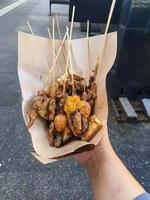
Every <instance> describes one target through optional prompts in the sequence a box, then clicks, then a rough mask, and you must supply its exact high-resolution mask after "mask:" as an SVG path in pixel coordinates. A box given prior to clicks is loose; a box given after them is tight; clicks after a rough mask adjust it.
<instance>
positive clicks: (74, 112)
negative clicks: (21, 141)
mask: <svg viewBox="0 0 150 200" xmlns="http://www.w3.org/2000/svg"><path fill="white" fill-rule="evenodd" d="M73 79H74V91H73V87H72V76H71V75H70V74H69V75H68V76H67V77H66V82H65V88H64V80H62V79H58V80H55V81H54V82H53V83H52V84H50V85H49V86H48V87H47V88H45V89H42V90H39V91H38V94H37V97H36V98H35V99H34V100H33V104H32V106H31V109H30V111H29V112H28V119H29V121H28V128H30V127H31V126H32V125H33V123H34V121H35V120H36V119H37V117H38V118H42V119H44V120H45V121H46V123H48V128H47V136H48V140H49V144H50V145H51V146H54V147H57V148H58V147H61V146H62V145H65V144H66V143H67V142H69V141H70V139H71V140H73V139H78V140H84V141H87V142H89V141H90V140H91V139H92V138H93V137H94V136H95V135H96V134H97V132H98V131H99V130H100V129H101V128H102V123H101V122H100V121H99V120H98V119H97V118H96V116H95V115H93V114H94V105H95V100H96V97H97V85H96V83H95V77H94V76H91V77H90V79H89V83H88V84H86V81H85V79H84V78H83V77H81V76H79V75H76V74H74V75H73Z"/></svg>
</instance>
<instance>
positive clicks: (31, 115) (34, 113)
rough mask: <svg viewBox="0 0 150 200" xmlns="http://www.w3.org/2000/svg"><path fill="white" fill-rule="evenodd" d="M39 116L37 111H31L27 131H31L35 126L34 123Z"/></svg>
mask: <svg viewBox="0 0 150 200" xmlns="http://www.w3.org/2000/svg"><path fill="white" fill-rule="evenodd" d="M37 116H38V115H37V110H36V109H34V108H32V109H31V110H30V112H29V113H28V119H29V122H28V125H27V129H29V128H30V127H31V126H32V125H33V123H34V121H35V120H36V118H37Z"/></svg>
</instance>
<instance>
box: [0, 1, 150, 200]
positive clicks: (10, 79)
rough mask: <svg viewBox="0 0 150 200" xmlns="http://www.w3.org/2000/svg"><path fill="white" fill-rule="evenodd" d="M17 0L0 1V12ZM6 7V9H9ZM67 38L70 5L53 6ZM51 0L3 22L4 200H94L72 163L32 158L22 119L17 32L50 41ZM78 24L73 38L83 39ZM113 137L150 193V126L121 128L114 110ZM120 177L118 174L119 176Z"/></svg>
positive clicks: (0, 151)
mask: <svg viewBox="0 0 150 200" xmlns="http://www.w3.org/2000/svg"><path fill="white" fill-rule="evenodd" d="M13 2H14V1H0V8H2V7H4V6H7V5H9V3H13ZM4 3H5V5H4ZM52 10H53V12H57V13H58V16H60V18H61V19H60V21H61V30H62V33H63V32H64V30H65V26H66V24H67V22H68V18H67V13H68V6H57V5H54V6H53V8H52ZM48 13H49V10H48V1H47V0H42V1H40V0H27V1H26V2H25V3H23V4H22V5H20V6H19V7H18V8H16V9H14V10H12V11H11V12H9V13H7V14H6V15H3V16H2V17H0V94H1V95H0V143H1V145H0V200H32V199H33V200H35V199H37V200H47V199H49V200H63V199H64V200H76V199H79V200H91V199H92V192H91V187H90V183H89V179H88V177H87V176H86V172H85V170H84V169H83V168H82V167H81V166H80V164H79V163H77V162H76V161H74V160H73V159H66V160H64V161H60V162H55V163H53V164H49V165H46V166H43V165H42V164H40V163H39V162H38V161H37V160H35V159H34V158H33V157H32V155H31V154H30V150H31V148H32V145H31V140H30V136H29V134H27V131H26V129H25V125H24V122H23V118H22V115H21V93H20V87H19V81H18V76H17V32H18V31H19V30H21V31H25V32H28V31H29V30H28V27H27V25H26V20H30V23H31V24H32V26H33V30H34V32H35V33H36V34H39V35H42V36H47V27H48V26H49V25H50V24H51V18H50V17H49V16H48ZM83 36H85V34H84V33H81V32H80V31H79V25H78V24H76V25H75V32H74V37H83ZM109 134H110V138H111V141H112V143H113V146H114V148H115V149H116V151H117V153H118V155H119V156H120V157H121V159H122V160H123V161H124V163H125V164H126V166H127V167H128V168H129V169H130V170H131V171H132V173H133V174H134V175H135V177H136V178H137V179H138V180H139V181H140V183H141V184H142V185H143V186H144V187H145V189H147V190H148V191H149V192H150V124H144V123H139V124H118V123H117V122H116V120H115V118H114V115H113V112H112V111H111V109H110V116H109ZM116 176H117V174H116Z"/></svg>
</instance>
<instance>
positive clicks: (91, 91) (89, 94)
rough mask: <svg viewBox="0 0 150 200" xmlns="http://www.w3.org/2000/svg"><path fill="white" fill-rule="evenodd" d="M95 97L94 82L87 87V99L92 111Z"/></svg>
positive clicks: (95, 87) (95, 88) (95, 86)
mask: <svg viewBox="0 0 150 200" xmlns="http://www.w3.org/2000/svg"><path fill="white" fill-rule="evenodd" d="M96 97H97V85H96V83H93V84H92V85H90V86H89V87H88V89H87V101H88V102H89V104H90V105H91V110H92V111H93V108H94V105H95V100H96Z"/></svg>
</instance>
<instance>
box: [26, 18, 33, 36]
mask: <svg viewBox="0 0 150 200" xmlns="http://www.w3.org/2000/svg"><path fill="white" fill-rule="evenodd" d="M27 25H28V27H29V30H30V32H31V34H32V35H34V32H33V30H32V27H31V25H30V23H29V21H27Z"/></svg>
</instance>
